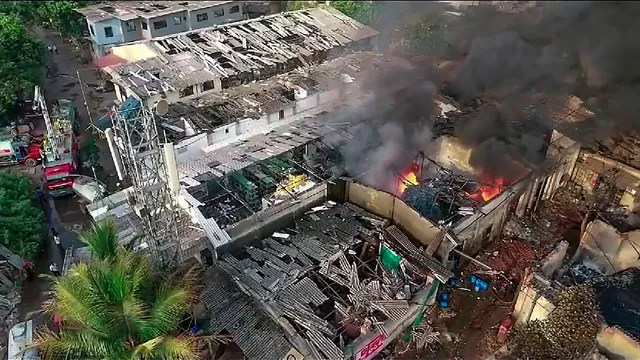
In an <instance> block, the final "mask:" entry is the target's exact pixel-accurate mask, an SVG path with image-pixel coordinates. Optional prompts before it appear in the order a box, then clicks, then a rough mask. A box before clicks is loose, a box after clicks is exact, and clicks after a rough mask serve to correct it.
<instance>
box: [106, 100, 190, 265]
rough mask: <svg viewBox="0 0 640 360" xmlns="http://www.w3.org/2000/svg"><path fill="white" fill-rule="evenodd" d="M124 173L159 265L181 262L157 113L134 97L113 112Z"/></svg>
mask: <svg viewBox="0 0 640 360" xmlns="http://www.w3.org/2000/svg"><path fill="white" fill-rule="evenodd" d="M111 119H112V121H113V126H114V131H115V140H116V142H117V146H118V148H119V150H120V158H121V159H122V165H123V170H124V173H125V174H126V176H128V177H129V179H130V180H131V183H132V185H133V189H134V191H133V198H131V199H130V201H131V205H132V207H134V208H135V209H136V212H138V213H139V214H140V216H141V218H142V219H143V221H144V226H145V229H144V236H145V238H146V239H145V241H146V243H147V244H148V246H149V250H150V251H151V253H152V255H153V256H154V257H155V260H156V263H157V264H158V265H160V266H162V267H164V268H170V267H173V266H175V265H176V262H177V261H179V255H180V254H179V251H180V246H179V238H178V227H177V219H176V213H175V211H174V207H173V202H172V195H171V189H170V187H169V183H168V182H169V176H168V173H167V165H166V162H165V157H164V151H163V146H162V144H161V143H160V139H159V137H158V128H157V126H156V122H155V119H154V116H153V113H152V112H151V111H150V110H149V109H148V108H147V107H146V106H145V104H144V103H143V102H141V101H139V100H137V99H135V98H133V97H130V98H129V99H127V101H125V103H124V104H123V105H122V106H120V108H119V109H114V110H113V111H112V112H111Z"/></svg>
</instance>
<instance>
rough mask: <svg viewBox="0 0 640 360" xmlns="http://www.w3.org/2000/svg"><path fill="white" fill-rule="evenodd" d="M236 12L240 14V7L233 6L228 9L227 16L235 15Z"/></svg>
mask: <svg viewBox="0 0 640 360" xmlns="http://www.w3.org/2000/svg"><path fill="white" fill-rule="evenodd" d="M237 12H240V5H234V6H232V7H230V8H229V14H235V13H237ZM222 15H224V14H222Z"/></svg>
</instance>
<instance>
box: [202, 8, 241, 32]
mask: <svg viewBox="0 0 640 360" xmlns="http://www.w3.org/2000/svg"><path fill="white" fill-rule="evenodd" d="M236 9H237V10H238V11H237V12H235V13H232V12H231V10H236ZM216 11H224V15H223V16H219V17H216V16H214V12H216ZM204 13H206V14H207V19H206V20H203V21H198V15H199V14H204ZM243 19H244V13H243V6H242V4H241V3H240V2H233V3H230V4H222V5H218V6H212V7H209V8H206V9H200V10H197V11H195V10H194V11H190V13H189V23H190V24H191V30H197V29H202V28H205V27H209V26H214V25H222V24H226V23H229V22H233V21H239V20H243Z"/></svg>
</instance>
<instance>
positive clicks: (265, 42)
mask: <svg viewBox="0 0 640 360" xmlns="http://www.w3.org/2000/svg"><path fill="white" fill-rule="evenodd" d="M376 35H377V32H376V31H375V30H373V29H371V28H369V27H367V26H364V25H362V24H359V23H357V22H356V21H354V20H352V19H350V18H349V17H347V16H345V15H343V14H342V13H340V12H339V11H337V10H334V9H331V8H314V9H309V10H302V11H293V12H286V13H280V14H276V15H271V16H266V17H261V18H258V19H252V20H247V21H242V22H236V23H232V24H228V25H220V26H215V27H212V28H208V29H204V30H198V31H192V32H187V33H182V34H179V35H174V36H168V37H164V38H158V39H154V40H150V41H144V42H140V43H134V44H133V45H125V46H121V47H117V48H114V49H113V50H112V51H113V53H114V54H116V55H118V56H120V57H127V56H126V55H125V54H128V55H129V60H130V61H128V62H126V63H122V64H115V65H113V66H111V67H108V68H107V69H106V71H107V72H109V73H110V74H111V76H112V78H113V81H114V82H116V83H118V84H119V85H121V86H123V87H125V88H129V89H131V90H132V91H133V92H134V93H136V94H137V95H138V96H141V97H142V98H147V97H149V96H153V95H156V94H161V93H166V92H171V91H180V90H182V89H184V88H186V87H189V86H193V85H196V84H202V83H205V82H208V81H215V80H219V81H221V82H222V87H223V88H229V87H231V86H233V85H239V84H245V83H248V82H250V81H252V80H259V79H265V78H268V77H270V76H273V75H275V74H277V73H282V72H283V71H282V70H285V71H287V70H292V69H294V68H296V67H298V66H307V65H308V64H310V63H315V62H317V61H318V60H320V59H323V58H325V57H326V56H327V55H328V53H329V52H330V51H333V50H335V51H338V50H339V49H341V48H344V47H346V46H348V45H356V43H358V42H360V41H363V40H364V41H368V39H370V38H372V37H374V36H376ZM366 45H369V44H368V43H367V44H366Z"/></svg>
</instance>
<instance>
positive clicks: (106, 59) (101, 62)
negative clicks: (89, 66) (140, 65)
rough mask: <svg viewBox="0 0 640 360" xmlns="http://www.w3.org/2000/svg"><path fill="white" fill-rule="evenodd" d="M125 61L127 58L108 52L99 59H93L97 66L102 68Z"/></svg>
mask: <svg viewBox="0 0 640 360" xmlns="http://www.w3.org/2000/svg"><path fill="white" fill-rule="evenodd" d="M125 62H126V60H124V59H123V58H121V57H119V56H118V55H116V54H108V55H105V56H103V57H101V58H99V59H96V60H93V63H94V64H96V66H97V67H99V68H100V69H104V68H108V67H111V66H114V65H118V64H122V63H125Z"/></svg>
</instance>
